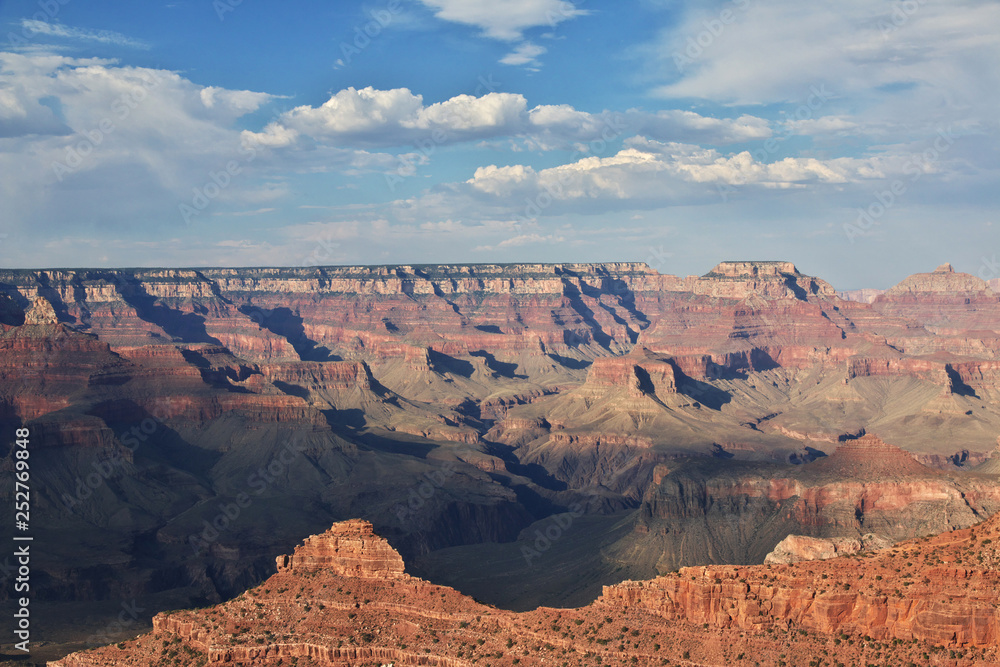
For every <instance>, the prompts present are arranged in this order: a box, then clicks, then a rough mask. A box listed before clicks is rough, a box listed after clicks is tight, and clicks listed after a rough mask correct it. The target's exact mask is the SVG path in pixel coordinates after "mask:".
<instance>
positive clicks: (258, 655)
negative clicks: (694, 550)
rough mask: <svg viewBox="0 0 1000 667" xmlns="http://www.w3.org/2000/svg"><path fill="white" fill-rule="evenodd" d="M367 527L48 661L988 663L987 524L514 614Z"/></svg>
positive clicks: (991, 545) (686, 573) (679, 577)
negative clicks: (407, 565) (339, 554)
mask: <svg viewBox="0 0 1000 667" xmlns="http://www.w3.org/2000/svg"><path fill="white" fill-rule="evenodd" d="M368 528H369V527H368V526H366V525H365V524H364V523H363V522H357V521H350V522H344V523H341V524H335V525H334V527H333V528H332V529H331V530H330V531H328V532H327V534H325V535H323V536H317V537H314V538H310V539H308V540H306V545H305V546H303V547H300V548H299V549H297V550H296V554H300V553H301V554H302V555H303V556H305V555H306V553H307V552H311V551H318V552H319V553H321V554H322V555H321V556H320V561H310V564H309V566H308V567H298V566H295V565H292V566H291V567H282V568H281V569H280V570H279V571H278V573H277V574H275V575H273V576H272V577H271V578H270V579H268V580H267V581H266V582H264V583H263V584H261V585H260V586H257V587H255V588H253V589H251V590H249V591H247V592H246V593H244V594H243V595H240V596H239V597H237V598H236V599H234V600H231V601H229V602H226V603H224V604H221V605H218V606H216V607H212V608H209V609H200V610H195V611H177V612H168V613H163V614H159V615H157V616H156V617H155V619H154V621H153V631H152V632H150V633H148V634H146V635H142V636H140V637H138V638H136V639H134V640H131V641H125V642H122V643H119V644H117V645H115V646H109V647H105V648H100V649H96V650H92V651H87V652H82V653H75V654H72V655H69V656H67V657H66V658H64V659H62V660H59V661H57V662H54V663H49V664H50V665H51V667H101V666H105V667H109V666H121V667H124V666H126V665H129V666H132V665H144V664H156V663H157V662H158V661H162V660H168V661H169V660H171V659H173V658H174V657H177V656H181V659H183V660H185V661H187V662H188V663H189V664H203V665H222V664H227V665H251V664H252V665H277V664H287V663H289V662H291V663H292V664H295V663H296V662H298V661H299V660H302V659H307V660H308V661H309V662H310V664H314V665H318V666H319V665H321V666H329V667H334V666H339V665H345V664H360V663H364V662H367V661H374V662H381V664H387V662H391V663H392V664H398V665H440V666H442V667H460V666H461V667H465V666H467V665H472V664H479V663H481V662H487V661H488V663H489V664H493V665H498V666H502V667H507V666H510V665H522V666H523V665H529V666H531V667H534V666H536V665H539V666H540V665H544V664H552V663H553V662H558V661H563V662H571V661H572V663H576V662H579V663H580V664H601V665H610V666H612V667H624V666H625V665H635V664H658V663H661V662H662V661H666V662H667V663H675V662H676V663H680V664H699V665H730V664H740V663H743V662H744V661H745V660H746V658H747V657H748V656H749V658H750V660H751V661H756V662H758V663H760V662H761V661H764V662H765V663H766V664H770V663H771V662H777V661H779V660H782V661H783V660H784V659H785V658H788V656H789V655H791V656H794V657H792V658H789V659H790V660H791V661H792V662H791V664H793V665H799V664H806V663H805V660H809V659H812V660H813V662H814V663H815V662H817V660H816V658H815V657H814V656H816V655H820V654H821V651H823V650H826V651H827V654H826V655H829V649H831V648H832V647H834V646H836V649H835V650H836V656H837V658H838V659H839V660H840V661H846V662H845V663H843V664H866V663H870V662H871V661H872V660H873V659H881V660H882V661H884V662H886V664H907V662H914V661H915V660H920V659H923V660H924V664H926V663H927V661H928V659H929V656H930V654H935V656H936V658H935V659H938V658H937V654H938V652H939V651H940V649H942V648H943V649H944V650H945V651H950V656H952V658H951V659H952V661H954V660H955V659H956V658H957V659H962V658H965V659H966V660H967V661H968V662H969V664H973V662H974V664H982V665H995V664H997V662H996V661H997V659H998V656H997V649H998V646H1000V612H998V611H997V608H998V606H1000V604H998V603H1000V597H998V588H997V584H998V583H1000V575H998V573H997V569H996V567H997V565H998V564H1000V553H998V548H997V543H998V542H997V540H998V539H1000V525H998V520H997V519H994V520H990V521H988V522H986V523H984V524H982V525H980V526H977V527H975V528H973V529H967V530H963V531H957V532H953V533H946V534H944V535H939V536H936V537H933V538H930V539H928V538H923V539H920V540H916V541H911V542H907V543H903V544H898V545H896V546H895V547H892V548H889V549H884V550H881V551H877V552H871V553H864V554H860V553H859V554H854V555H851V556H841V557H837V558H833V559H830V560H823V561H811V562H801V563H797V564H792V565H783V564H776V565H761V566H755V567H740V566H715V567H692V568H683V569H681V570H680V571H679V572H676V573H673V574H670V575H667V576H664V577H660V578H657V579H654V580H651V581H641V582H639V581H626V582H623V583H621V584H617V585H614V586H606V587H604V589H603V593H602V595H601V597H600V598H599V599H598V600H597V601H596V602H594V603H593V604H591V605H588V606H585V607H581V608H577V609H552V608H545V607H542V608H539V609H537V610H535V611H531V612H526V613H513V612H508V611H504V610H501V609H497V608H495V607H488V606H485V605H482V604H479V603H477V602H475V601H474V600H473V599H471V598H469V597H466V596H463V595H461V594H459V593H456V592H455V591H454V590H452V589H449V588H445V587H441V586H435V585H433V584H430V583H428V582H426V581H422V580H420V579H417V578H414V577H409V576H407V575H405V574H402V572H401V567H400V569H399V571H397V570H396V569H392V571H391V572H390V573H388V575H381V574H378V575H376V576H372V575H373V574H374V573H381V572H382V563H384V562H385V559H386V556H387V554H388V552H387V551H386V547H385V546H384V544H382V543H380V541H379V539H378V538H377V537H374V536H372V535H371V534H370V532H369V530H368ZM334 536H337V537H334ZM337 539H343V540H361V541H360V542H351V544H350V546H346V547H345V548H346V551H347V552H349V553H350V561H351V564H350V565H349V566H348V567H339V566H338V565H337V560H336V558H334V559H332V560H331V559H330V558H329V557H328V554H329V553H330V550H331V549H334V548H335V547H334V546H333V541H334V540H337ZM308 545H312V546H308ZM389 552H391V549H390V550H389ZM289 558H291V557H289ZM397 558H398V555H397ZM392 560H393V561H394V562H395V559H392ZM357 565H360V567H357ZM844 640H847V641H844ZM876 656H878V658H876ZM922 656H928V657H926V658H924V657H922ZM941 657H943V656H941ZM945 659H947V658H945ZM584 660H586V661H587V662H584ZM942 664H956V663H955V662H947V663H942ZM958 664H965V663H958Z"/></svg>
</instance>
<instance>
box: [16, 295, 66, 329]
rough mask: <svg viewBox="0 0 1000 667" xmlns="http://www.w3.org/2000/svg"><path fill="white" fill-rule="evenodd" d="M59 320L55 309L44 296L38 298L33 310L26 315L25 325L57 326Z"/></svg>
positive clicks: (32, 305) (35, 300) (33, 303)
mask: <svg viewBox="0 0 1000 667" xmlns="http://www.w3.org/2000/svg"><path fill="white" fill-rule="evenodd" d="M58 322H59V318H58V316H57V315H56V311H55V308H53V307H52V304H51V303H49V300H48V299H46V298H45V297H44V296H36V297H35V299H34V301H33V302H32V303H31V308H30V309H28V312H26V313H25V314H24V323H25V324H57V323H58Z"/></svg>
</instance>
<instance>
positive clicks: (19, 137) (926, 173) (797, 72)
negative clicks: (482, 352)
mask: <svg viewBox="0 0 1000 667" xmlns="http://www.w3.org/2000/svg"><path fill="white" fill-rule="evenodd" d="M998 35H1000V6H998V5H997V4H996V3H995V2H988V1H973V0H955V1H950V2H944V1H940V2H938V1H935V0H893V1H892V2H871V1H870V0H864V1H861V0H856V1H855V0H845V1H843V2H832V1H831V2H827V1H822V2H814V3H802V2H796V1H795V0H723V1H721V2H699V3H694V2H681V1H675V0H637V1H635V2H621V3H607V2H603V3H602V2H597V1H596V0H585V1H582V0H577V1H576V2H567V1H565V0H376V1H374V2H365V3H357V4H355V3H347V2H337V3H331V2H303V1H299V2H296V1H290V2H286V3H282V4H281V5H276V4H275V3H260V2H252V1H251V0H242V1H240V0H174V1H173V2H166V3H156V2H143V3H127V4H125V3H111V2H99V1H98V2H94V1H88V2H82V1H81V0H41V1H38V0H36V1H35V2H26V1H25V2H22V1H18V0H15V1H4V2H0V195H2V197H3V206H2V210H0V265H2V266H7V267H66V266H75V267H79V266H90V267H102V266H164V265H165V266H207V265H216V266H217V265H232V266H255V265H287V266H294V265H313V264H375V263H418V262H420V263H426V262H454V263H465V262H517V261H553V262H561V261H617V260H631V261H645V262H648V263H649V264H650V265H652V266H654V268H656V269H657V270H659V271H661V272H664V273H676V274H681V275H686V274H700V273H705V272H706V271H708V270H709V269H710V268H711V267H712V266H713V265H714V264H715V263H717V262H718V261H721V260H725V259H788V260H791V261H794V262H796V263H797V264H798V265H799V267H800V269H801V270H803V271H804V272H807V273H810V274H814V275H818V276H821V277H823V278H826V279H828V280H830V281H831V282H832V283H833V284H834V285H835V286H836V287H838V288H842V289H849V288H857V287H887V286H889V285H892V284H894V283H895V282H898V281H899V280H900V279H902V278H903V277H905V276H906V275H908V274H910V273H914V272H918V271H929V270H931V269H933V268H934V267H935V266H937V265H938V264H940V263H943V262H945V261H950V262H952V263H953V264H954V265H955V266H956V269H958V270H963V271H967V272H969V273H974V274H979V275H980V276H981V277H984V278H995V277H1000V273H998V272H1000V268H998V267H997V263H996V260H995V259H994V258H995V256H996V255H997V254H1000V233H998V227H996V226H995V225H994V223H1000V220H997V211H998V203H1000V202H998V197H1000V195H998V193H1000V187H998V185H1000V181H998V175H1000V171H998V166H1000V165H998V155H1000V152H998V150H997V149H998V147H1000V146H998V123H1000V118H998V115H997V109H998V108H1000V104H998V102H1000V99H998V98H1000V92H998V91H1000V85H998V84H1000V68H998V67H997V63H1000V37H998ZM994 274H996V275H994Z"/></svg>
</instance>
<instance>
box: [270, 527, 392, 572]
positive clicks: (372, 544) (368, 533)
mask: <svg viewBox="0 0 1000 667" xmlns="http://www.w3.org/2000/svg"><path fill="white" fill-rule="evenodd" d="M277 563H278V572H291V573H294V574H302V573H307V572H318V571H329V572H332V573H333V574H335V575H337V576H341V577H359V578H362V579H387V578H396V579H398V578H400V577H402V576H403V574H404V573H403V558H402V557H401V556H400V555H399V554H398V553H397V552H396V551H395V550H394V549H393V548H392V547H391V546H389V543H388V542H386V541H385V540H384V539H382V538H381V537H379V536H377V535H375V531H374V529H373V528H372V524H371V523H369V522H368V521H362V520H360V519H354V520H352V521H343V522H341V523H337V524H334V525H333V527H332V528H330V530H328V531H326V532H325V533H323V534H322V535H313V536H312V537H309V538H306V541H305V542H304V543H303V544H302V545H300V546H298V547H295V552H294V553H292V554H291V555H285V556H278V559H277Z"/></svg>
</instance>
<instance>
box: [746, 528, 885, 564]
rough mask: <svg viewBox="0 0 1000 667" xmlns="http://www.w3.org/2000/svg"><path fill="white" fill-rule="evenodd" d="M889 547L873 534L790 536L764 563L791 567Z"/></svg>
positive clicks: (779, 544)
mask: <svg viewBox="0 0 1000 667" xmlns="http://www.w3.org/2000/svg"><path fill="white" fill-rule="evenodd" d="M889 546H892V542H891V541H889V540H887V539H885V538H882V537H879V536H877V535H874V534H871V533H869V534H867V535H863V536H861V537H809V536H808V535H789V536H788V537H786V538H785V539H783V540H781V541H780V542H778V546H776V547H774V551H772V552H771V553H769V554H768V555H767V556H766V557H765V558H764V562H765V563H767V564H770V565H776V564H780V565H789V564H791V563H801V562H802V561H806V560H827V559H829V558H836V557H837V556H850V555H851V554H856V553H858V552H860V551H871V550H877V549H884V548H886V547H889Z"/></svg>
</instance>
